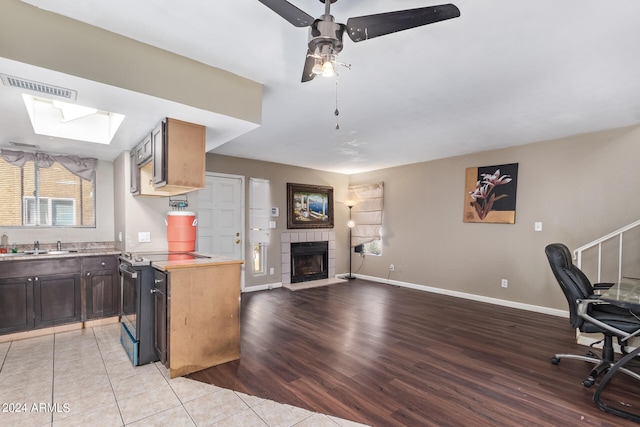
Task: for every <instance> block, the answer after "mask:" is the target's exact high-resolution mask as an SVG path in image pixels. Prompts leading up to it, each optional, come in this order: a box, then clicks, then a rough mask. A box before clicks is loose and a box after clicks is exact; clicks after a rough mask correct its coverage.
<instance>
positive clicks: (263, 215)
mask: <svg viewBox="0 0 640 427" xmlns="http://www.w3.org/2000/svg"><path fill="white" fill-rule="evenodd" d="M269 188H270V187H269V180H268V179H261V178H250V179H249V240H250V242H251V243H252V244H255V243H257V244H261V245H267V244H269V218H270V216H271V198H270V194H269Z"/></svg>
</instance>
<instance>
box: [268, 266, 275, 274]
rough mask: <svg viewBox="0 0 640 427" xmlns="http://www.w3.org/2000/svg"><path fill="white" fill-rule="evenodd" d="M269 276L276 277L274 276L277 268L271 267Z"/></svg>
mask: <svg viewBox="0 0 640 427" xmlns="http://www.w3.org/2000/svg"><path fill="white" fill-rule="evenodd" d="M269 274H270V275H274V274H276V269H275V268H273V267H271V268H270V269H269Z"/></svg>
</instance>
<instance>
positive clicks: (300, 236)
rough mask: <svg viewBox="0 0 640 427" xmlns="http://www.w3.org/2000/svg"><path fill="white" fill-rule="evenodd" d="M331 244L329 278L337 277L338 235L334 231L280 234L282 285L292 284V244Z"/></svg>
mask: <svg viewBox="0 0 640 427" xmlns="http://www.w3.org/2000/svg"><path fill="white" fill-rule="evenodd" d="M297 242H329V277H330V278H331V277H334V276H335V275H336V233H335V232H333V231H288V232H285V233H282V234H280V243H281V247H282V249H281V253H282V270H281V271H282V284H283V285H290V284H291V243H297Z"/></svg>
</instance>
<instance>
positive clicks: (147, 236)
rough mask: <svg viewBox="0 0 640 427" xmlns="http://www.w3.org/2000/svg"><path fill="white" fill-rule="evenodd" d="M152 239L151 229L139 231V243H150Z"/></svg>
mask: <svg viewBox="0 0 640 427" xmlns="http://www.w3.org/2000/svg"><path fill="white" fill-rule="evenodd" d="M150 241H151V233H150V232H149V231H141V232H139V233H138V242H139V243H149V242H150Z"/></svg>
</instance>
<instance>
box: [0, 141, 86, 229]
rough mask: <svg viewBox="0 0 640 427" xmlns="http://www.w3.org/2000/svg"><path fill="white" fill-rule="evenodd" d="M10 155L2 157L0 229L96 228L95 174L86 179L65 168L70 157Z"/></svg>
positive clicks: (0, 169)
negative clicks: (40, 161) (0, 227)
mask: <svg viewBox="0 0 640 427" xmlns="http://www.w3.org/2000/svg"><path fill="white" fill-rule="evenodd" d="M7 152H8V150H2V156H0V204H1V205H2V207H3V208H2V209H1V210H0V226H2V227H37V226H40V227H95V197H94V195H95V173H94V170H92V171H91V173H90V177H91V179H84V178H81V177H80V176H78V175H76V174H74V173H73V172H71V171H70V170H69V169H68V167H67V166H68V165H63V163H64V162H66V160H65V159H67V160H68V157H66V156H48V155H46V154H42V153H38V155H40V154H42V156H40V157H39V159H37V158H36V155H34V154H31V153H21V152H13V151H12V152H9V153H11V155H7V156H6V157H5V155H6V153H7ZM16 153H20V155H17V154H16ZM45 157H46V158H47V161H46V162H44V163H43V164H42V165H41V166H38V165H36V163H38V161H39V160H41V159H43V158H45ZM69 157H71V156H69ZM7 159H8V160H7ZM58 159H59V160H60V162H58V161H57V160H58ZM80 160H82V159H80ZM61 162H63V163H61ZM94 166H95V165H94Z"/></svg>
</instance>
